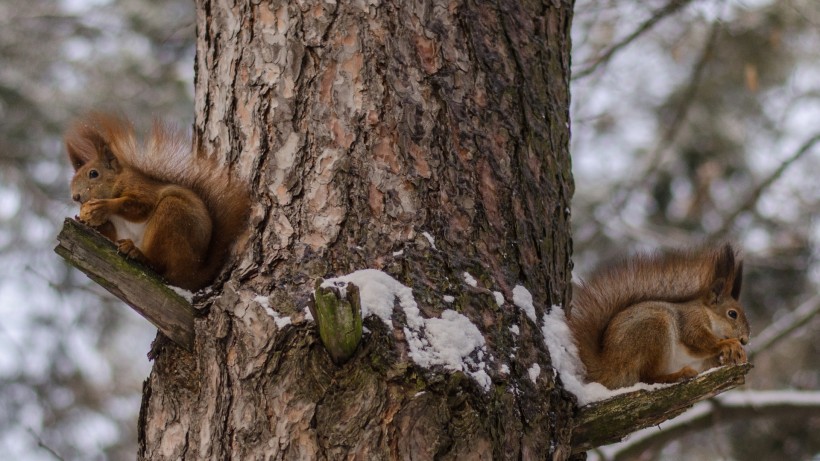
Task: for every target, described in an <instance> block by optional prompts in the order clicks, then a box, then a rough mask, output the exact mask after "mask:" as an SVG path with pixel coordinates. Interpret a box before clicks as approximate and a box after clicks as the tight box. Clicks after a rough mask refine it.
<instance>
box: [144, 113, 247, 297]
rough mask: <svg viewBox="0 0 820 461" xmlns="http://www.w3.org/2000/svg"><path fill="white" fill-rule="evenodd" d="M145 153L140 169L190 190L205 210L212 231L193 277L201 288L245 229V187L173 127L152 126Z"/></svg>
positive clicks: (219, 266) (226, 169) (161, 124)
mask: <svg viewBox="0 0 820 461" xmlns="http://www.w3.org/2000/svg"><path fill="white" fill-rule="evenodd" d="M145 152H146V155H145V157H141V158H144V160H145V163H146V164H145V165H139V168H140V169H142V170H143V171H145V172H147V173H148V174H150V175H155V176H156V177H157V178H158V179H160V180H163V181H168V182H173V183H176V184H181V185H184V186H187V187H189V188H191V189H192V190H193V191H194V192H196V194H197V195H199V196H200V197H201V198H202V199H203V201H204V202H205V206H206V207H207V208H208V212H209V214H210V216H211V219H212V220H213V231H212V234H211V242H210V245H209V250H208V258H207V260H206V261H204V263H203V264H202V266H201V268H200V271H199V272H200V273H199V274H198V277H197V278H199V279H200V280H202V283H201V285H205V284H207V283H209V282H211V281H212V280H213V279H214V278H215V277H216V276H217V275H218V272H219V270H220V269H221V268H222V266H223V264H224V263H225V260H226V259H227V257H228V256H229V254H230V252H231V249H232V248H233V246H234V243H235V242H236V241H237V238H238V237H239V236H240V234H241V233H242V231H243V229H245V227H246V223H247V220H248V214H249V213H250V196H249V193H248V189H247V185H246V184H245V183H244V182H242V181H241V180H240V179H239V178H237V177H236V176H235V175H233V174H232V173H231V171H230V170H229V169H228V167H227V166H226V165H224V164H222V163H220V162H219V161H217V159H216V158H214V157H208V156H206V155H204V153H203V152H202V151H201V150H199V149H193V148H192V146H191V142H190V141H189V138H188V136H187V135H186V134H185V133H184V132H182V131H181V130H179V129H177V128H176V127H175V126H173V125H168V124H165V123H162V122H159V121H156V122H154V126H153V130H152V132H151V137H150V139H149V142H148V145H147V146H146V150H145ZM180 165H188V166H187V167H180Z"/></svg>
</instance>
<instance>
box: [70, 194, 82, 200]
mask: <svg viewBox="0 0 820 461" xmlns="http://www.w3.org/2000/svg"><path fill="white" fill-rule="evenodd" d="M71 198H72V199H74V201H75V202H79V201H80V194H74V195H72V196H71Z"/></svg>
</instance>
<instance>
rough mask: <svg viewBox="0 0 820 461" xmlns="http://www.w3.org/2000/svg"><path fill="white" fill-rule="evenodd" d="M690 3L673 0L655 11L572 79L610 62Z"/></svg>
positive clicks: (683, 0)
mask: <svg viewBox="0 0 820 461" xmlns="http://www.w3.org/2000/svg"><path fill="white" fill-rule="evenodd" d="M690 3H692V0H671V1H670V2H669V3H667V4H666V6H664V7H663V8H660V9H659V10H657V11H655V12H653V13H652V16H650V17H649V19H647V20H646V21H644V22H643V23H641V25H639V26H638V27H637V28H636V29H635V30H634V31H633V32H632V33H631V34H629V35H627V36H626V37H624V38H623V39H621V40H620V41H619V42H617V43H615V44H613V45H612V46H610V47H609V48H607V49H606V51H604V52H603V53H601V54H599V55H598V56H597V57H595V58H593V59H592V60H591V61H590V62H589V64H586V66H585V67H584V68H582V69H581V70H579V71H578V72H575V73H574V75H573V76H572V79H573V80H576V79H579V78H584V77H586V76H588V75H590V74H592V73H593V72H595V70H596V69H597V68H598V67H600V66H601V65H604V64H606V63H608V62H609V61H610V60H611V59H612V57H613V56H614V55H615V53H617V52H618V51H620V50H621V49H622V48H624V47H626V46H627V45H629V44H630V43H632V42H633V41H635V39H637V38H638V37H640V36H641V35H642V34H643V33H644V32H646V31H648V30H649V29H651V28H652V27H654V26H655V24H657V23H658V22H660V21H661V20H662V19H664V18H666V17H667V16H670V15H672V14H674V13H676V12H678V11H679V10H681V9H682V8H683V7H685V6H686V5H688V4H690Z"/></svg>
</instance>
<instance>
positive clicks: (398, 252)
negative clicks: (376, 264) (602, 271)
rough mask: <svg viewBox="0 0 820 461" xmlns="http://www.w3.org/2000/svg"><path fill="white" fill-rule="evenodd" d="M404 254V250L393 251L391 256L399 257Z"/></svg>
mask: <svg viewBox="0 0 820 461" xmlns="http://www.w3.org/2000/svg"><path fill="white" fill-rule="evenodd" d="M403 254H404V250H399V251H394V252H393V256H401V255H403Z"/></svg>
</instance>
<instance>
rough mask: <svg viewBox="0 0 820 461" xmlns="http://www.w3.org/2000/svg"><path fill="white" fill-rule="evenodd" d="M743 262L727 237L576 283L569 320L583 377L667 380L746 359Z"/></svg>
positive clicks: (627, 262) (614, 383) (639, 259)
mask: <svg viewBox="0 0 820 461" xmlns="http://www.w3.org/2000/svg"><path fill="white" fill-rule="evenodd" d="M742 276H743V262H742V261H741V260H740V258H739V257H738V255H737V254H736V252H735V249H734V248H733V247H732V246H731V245H730V244H724V245H722V246H717V247H707V246H704V247H700V248H697V249H690V250H677V251H666V252H658V253H653V254H644V255H638V256H634V257H632V258H627V259H623V260H621V261H619V262H617V263H615V264H611V265H607V266H603V267H601V268H599V269H597V270H596V271H594V272H593V273H592V274H591V276H590V277H589V278H587V279H586V280H585V281H583V282H582V283H581V284H580V285H579V286H578V287H576V290H575V293H574V295H573V301H572V307H571V310H570V314H569V316H568V323H569V327H570V330H571V331H572V334H573V337H574V339H575V342H576V345H577V346H578V352H579V355H580V359H581V362H582V363H583V365H584V368H585V369H586V379H587V380H588V381H595V382H599V383H601V384H603V385H604V386H606V387H608V388H610V389H615V388H619V387H626V386H630V385H633V384H635V383H637V382H644V383H672V382H677V381H681V380H684V379H688V378H692V377H694V376H696V375H697V374H698V373H700V372H703V371H705V370H707V369H709V368H713V367H716V366H719V365H727V364H739V363H745V362H747V358H746V352H745V351H744V350H743V345H745V344H747V343H748V341H749V334H750V332H749V323H748V321H747V320H746V313H745V312H744V310H743V307H742V306H741V304H740V302H739V297H740V287H741V282H742V280H741V279H742Z"/></svg>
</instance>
